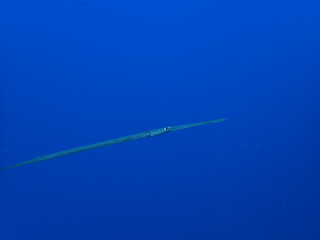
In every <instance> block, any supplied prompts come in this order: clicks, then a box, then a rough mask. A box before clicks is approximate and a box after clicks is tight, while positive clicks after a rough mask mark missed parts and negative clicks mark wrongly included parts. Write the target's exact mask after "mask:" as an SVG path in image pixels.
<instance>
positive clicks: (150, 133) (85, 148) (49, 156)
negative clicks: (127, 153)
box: [0, 118, 226, 172]
mask: <svg viewBox="0 0 320 240" xmlns="http://www.w3.org/2000/svg"><path fill="white" fill-rule="evenodd" d="M225 120H226V119H224V118H221V119H216V120H211V121H206V122H199V123H191V124H185V125H179V126H174V127H164V128H159V129H154V130H151V131H147V132H142V133H138V134H133V135H129V136H126V137H120V138H115V139H111V140H107V141H103V142H98V143H93V144H89V145H85V146H81V147H75V148H70V149H67V150H63V151H60V152H55V153H50V154H46V155H42V156H39V157H36V158H33V159H30V160H27V161H24V162H21V163H18V164H15V165H12V166H9V167H6V168H3V169H0V172H1V171H4V170H8V169H11V168H16V167H20V166H24V165H28V164H32V163H38V162H42V161H46V160H49V159H53V158H58V157H63V156H67V155H70V154H74V153H79V152H83V151H88V150H92V149H96V148H100V147H106V146H110V145H114V144H119V143H123V142H129V141H134V140H138V139H142V138H147V137H155V136H160V135H163V134H166V133H170V132H175V131H178V130H182V129H186V128H191V127H197V126H202V125H208V124H212V123H218V122H223V121H225Z"/></svg>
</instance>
